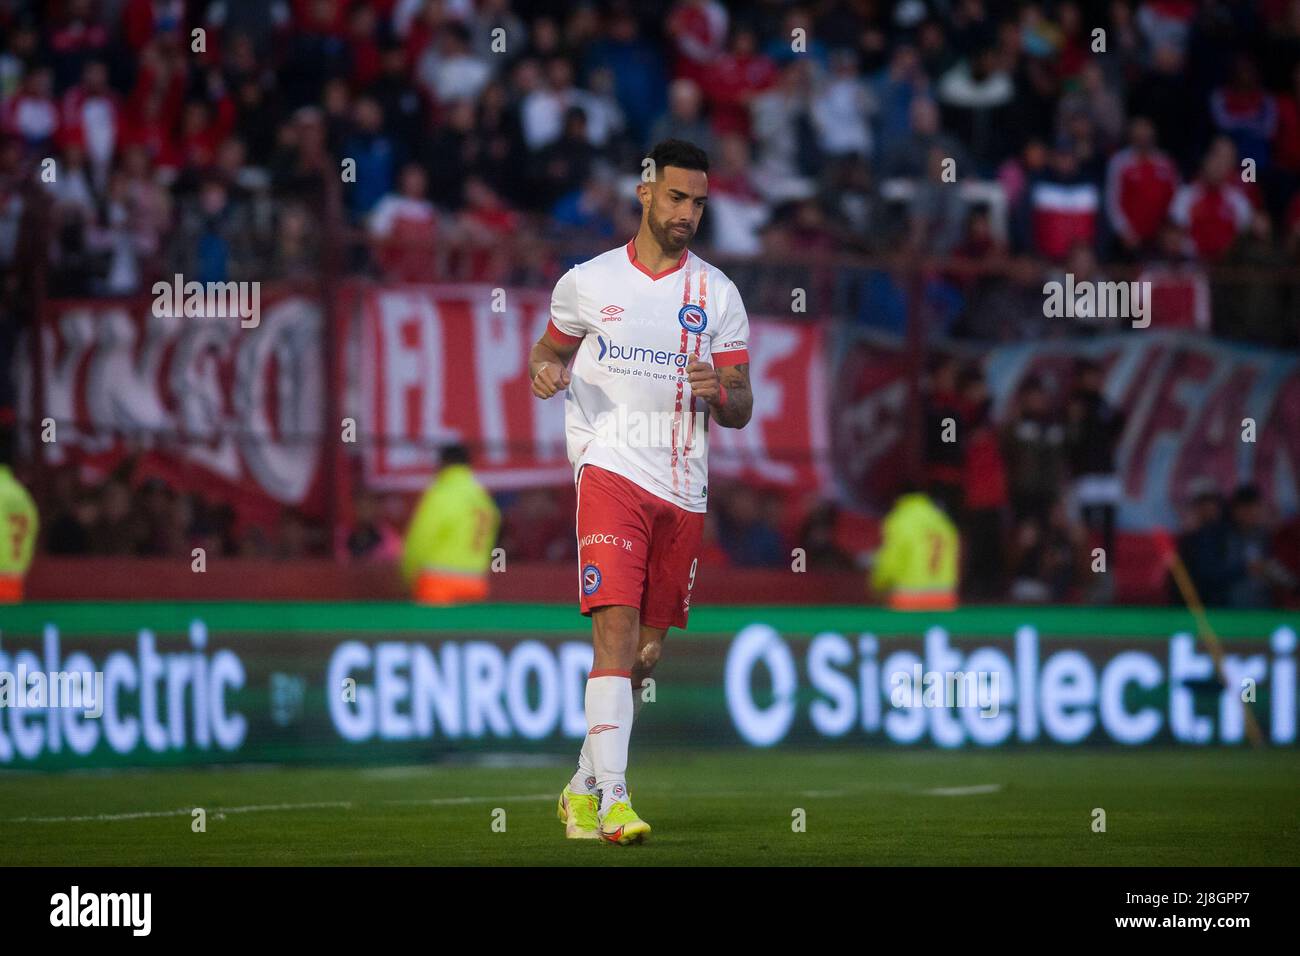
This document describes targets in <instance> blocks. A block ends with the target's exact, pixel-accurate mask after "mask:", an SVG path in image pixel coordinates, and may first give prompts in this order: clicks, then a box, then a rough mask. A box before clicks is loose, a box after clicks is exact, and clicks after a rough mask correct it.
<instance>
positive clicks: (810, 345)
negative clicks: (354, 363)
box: [357, 286, 828, 491]
mask: <svg viewBox="0 0 1300 956" xmlns="http://www.w3.org/2000/svg"><path fill="white" fill-rule="evenodd" d="M362 302H363V309H362V333H361V342H362V347H361V355H360V363H359V366H360V367H359V369H358V373H359V381H360V383H361V417H360V418H358V421H357V430H358V437H359V440H360V441H361V442H363V443H364V444H365V446H366V456H365V457H366V480H367V484H368V485H370V486H371V487H372V488H375V489H379V490H401V491H417V490H420V489H422V488H424V487H425V485H427V483H428V481H429V478H430V476H431V474H432V470H433V465H434V462H435V460H436V456H437V448H438V446H440V445H442V444H445V443H447V442H450V441H460V442H464V443H466V444H468V445H470V446H471V447H474V448H476V449H477V455H476V458H475V470H476V471H477V472H478V474H479V475H480V477H481V478H482V479H483V482H484V484H485V485H486V486H487V487H489V488H492V489H509V488H520V487H531V486H537V485H545V484H558V483H566V482H569V481H572V480H573V470H572V468H571V467H570V465H569V462H568V460H567V458H566V454H565V447H564V403H563V402H561V401H549V402H542V401H538V400H537V399H536V398H534V397H533V395H532V392H531V390H530V388H529V378H528V352H529V350H530V348H531V347H532V345H533V343H534V342H536V341H537V339H538V338H540V337H541V335H542V332H543V330H544V329H545V327H546V321H547V318H548V317H549V306H550V295H549V293H547V292H544V291H525V290H514V289H507V290H495V289H493V288H491V287H489V286H459V287H453V286H438V287H425V286H392V287H383V288H375V289H370V290H367V291H366V292H365V294H364V295H363V300H362ZM750 331H751V335H750V347H749V355H750V377H751V379H752V381H753V384H754V395H755V403H754V417H753V420H752V421H751V422H750V424H749V426H748V427H747V428H745V429H744V430H742V431H739V432H737V431H735V430H733V429H725V428H717V429H710V432H709V443H710V446H711V448H710V456H709V457H710V459H711V460H710V463H709V464H710V468H711V469H712V471H713V473H714V474H715V475H719V476H725V477H728V478H735V479H743V480H747V481H754V482H760V483H764V484H769V485H774V486H781V487H792V488H793V487H801V488H822V487H824V486H825V484H826V483H827V480H828V479H827V471H826V468H825V452H826V449H827V447H828V442H827V435H828V432H827V428H826V425H827V419H826V413H825V407H824V404H823V402H824V396H825V391H826V389H825V381H824V374H823V371H824V358H823V346H822V337H823V332H822V330H821V328H820V327H819V326H818V325H816V324H814V323H789V322H779V321H770V320H762V319H759V320H754V321H752V322H751V329H750Z"/></svg>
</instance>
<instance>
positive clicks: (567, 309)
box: [546, 269, 587, 345]
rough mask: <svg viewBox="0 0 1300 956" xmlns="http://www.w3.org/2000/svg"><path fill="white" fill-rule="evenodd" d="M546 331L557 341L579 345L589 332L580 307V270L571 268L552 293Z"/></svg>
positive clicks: (561, 277) (556, 284)
mask: <svg viewBox="0 0 1300 956" xmlns="http://www.w3.org/2000/svg"><path fill="white" fill-rule="evenodd" d="M546 331H547V332H549V333H550V334H551V337H552V338H554V339H555V340H556V341H557V342H561V343H563V344H565V345H577V344H578V343H579V342H581V341H582V339H583V336H585V335H586V334H587V328H586V326H585V325H584V324H583V322H582V317H581V312H580V310H579V308H578V270H577V269H570V270H569V271H568V272H566V273H565V274H564V275H562V276H560V281H559V282H557V283H555V290H554V291H553V292H552V293H551V321H550V322H549V323H547V326H546Z"/></svg>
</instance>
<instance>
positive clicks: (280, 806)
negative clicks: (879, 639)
mask: <svg viewBox="0 0 1300 956" xmlns="http://www.w3.org/2000/svg"><path fill="white" fill-rule="evenodd" d="M891 789H892V790H898V791H900V792H911V793H918V794H921V795H923V796H928V797H971V796H978V795H980V794H986V793H998V792H999V791H1001V790H1002V784H1000V783H981V784H976V785H974V786H969V787H934V788H931V789H929V790H910V788H906V787H887V786H879V785H877V786H868V787H854V788H851V790H803V791H800V792H799V796H801V797H811V798H814V799H816V798H831V799H835V798H842V797H847V796H849V795H850V792H851V791H852V790H856V791H858V792H864V791H870V790H891ZM764 792H765V793H770V791H764ZM756 793H757V791H752V790H719V791H713V792H709V791H704V792H700V793H695V794H692V796H698V797H705V798H717V797H745V796H755V795H756ZM554 799H556V795H555V794H554V793H521V794H503V795H500V796H494V797H493V796H477V797H429V798H423V799H410V800H384V801H381V802H383V803H385V804H389V805H398V806H421V807H453V806H464V805H468V804H474V803H523V802H531V801H541V800H554ZM352 805H353V804H352V801H350V800H321V801H316V802H312V803H257V804H249V805H246V806H238V807H211V808H204V809H207V810H209V811H210V812H211V813H213V814H218V813H221V814H224V813H277V812H292V811H295V810H324V809H341V810H350V809H351V808H352ZM195 809H197V808H195V807H183V808H181V809H177V810H137V811H134V812H129V813H93V814H86V815H82V816H66V817H11V818H10V819H8V820H5V821H3V822H5V823H114V822H118V821H122V820H145V819H150V818H155V817H182V816H190V815H191V814H192V813H193V812H194V810H195Z"/></svg>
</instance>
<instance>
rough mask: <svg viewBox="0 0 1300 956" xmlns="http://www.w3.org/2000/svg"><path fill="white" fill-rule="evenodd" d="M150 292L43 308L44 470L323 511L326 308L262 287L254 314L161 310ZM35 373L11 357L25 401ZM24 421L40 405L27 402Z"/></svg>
mask: <svg viewBox="0 0 1300 956" xmlns="http://www.w3.org/2000/svg"><path fill="white" fill-rule="evenodd" d="M153 304H154V303H153V300H151V299H148V298H140V299H131V300H103V301H89V300H88V301H69V302H54V303H51V305H50V307H49V309H48V310H47V313H46V315H45V316H44V317H43V321H42V324H41V357H42V363H43V366H44V368H43V374H44V379H45V395H44V400H43V402H42V403H41V406H40V409H39V415H40V416H41V417H43V418H45V419H48V420H49V421H50V427H49V428H48V429H43V432H44V433H45V438H46V440H43V441H42V444H41V446H40V451H41V453H42V454H43V456H44V460H45V462H46V463H47V464H49V465H51V466H56V467H57V466H63V465H68V464H74V465H78V466H80V467H81V469H82V470H83V472H86V473H88V474H87V477H88V478H89V477H93V476H95V475H99V476H101V477H102V476H104V475H107V474H108V473H109V472H110V471H112V470H114V469H117V468H118V467H119V466H120V465H121V464H122V462H123V461H124V460H125V459H127V458H128V457H134V470H133V472H132V474H131V475H130V478H131V480H132V481H136V482H138V481H143V480H145V479H147V478H154V477H157V478H162V479H164V480H167V481H168V482H169V483H171V484H173V485H174V486H176V487H179V488H183V489H186V490H197V491H201V492H206V493H208V494H211V495H212V496H214V497H216V498H218V499H219V500H222V501H227V502H231V503H233V504H234V505H235V506H236V507H237V508H238V510H239V511H240V512H241V514H243V515H245V516H251V517H257V518H261V519H267V518H272V517H273V516H274V515H275V514H276V513H277V512H278V510H279V509H280V507H281V506H284V505H292V506H296V507H298V508H301V509H302V510H303V511H304V512H305V513H307V514H309V515H319V514H322V513H323V512H324V499H323V495H322V487H323V486H322V482H321V472H322V464H321V461H322V456H321V426H322V407H323V406H322V402H323V398H324V379H325V373H324V349H323V348H322V337H321V326H322V320H321V310H320V306H319V304H318V303H317V302H316V301H315V300H313V299H310V298H307V297H304V296H301V295H296V294H282V295H276V294H275V293H274V292H270V291H268V290H265V289H264V290H262V296H261V307H260V313H261V314H260V320H259V321H258V323H257V325H256V327H250V328H244V327H243V326H242V324H241V321H240V318H239V317H238V316H235V317H211V316H209V317H204V316H193V315H192V316H184V315H169V314H161V315H160V314H157V313H158V312H160V311H165V310H157V309H154V308H153ZM32 371H33V370H32V369H31V368H30V365H29V363H19V377H20V383H19V390H18V393H19V395H20V396H21V399H20V400H21V401H22V402H23V403H24V405H25V406H30V396H31V395H32V394H33V388H32V385H33V377H32ZM23 411H24V417H29V416H32V415H35V414H37V413H38V410H37V409H33V408H30V407H25V408H24V409H23Z"/></svg>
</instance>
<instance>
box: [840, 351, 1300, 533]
mask: <svg viewBox="0 0 1300 956" xmlns="http://www.w3.org/2000/svg"><path fill="white" fill-rule="evenodd" d="M1083 357H1088V358H1091V359H1094V360H1096V361H1098V362H1100V363H1101V365H1102V367H1103V368H1104V369H1105V375H1106V380H1105V390H1106V395H1107V397H1108V398H1109V399H1110V400H1111V401H1112V402H1113V403H1115V405H1117V406H1118V407H1119V408H1120V409H1121V410H1122V411H1123V412H1124V414H1125V416H1126V423H1125V428H1124V433H1123V436H1122V437H1121V440H1120V443H1119V445H1118V447H1117V449H1116V461H1117V466H1118V471H1119V475H1120V479H1121V486H1122V489H1123V499H1122V501H1121V504H1120V510H1119V523H1120V526H1121V527H1123V528H1125V529H1127V530H1131V531H1149V530H1152V529H1155V528H1160V527H1177V526H1178V517H1177V514H1176V509H1177V508H1178V507H1180V506H1181V505H1183V504H1184V503H1186V502H1187V500H1188V499H1189V497H1190V496H1191V489H1192V486H1193V483H1194V482H1195V481H1196V480H1197V479H1203V478H1209V479H1212V480H1213V481H1214V482H1215V483H1216V484H1217V486H1218V487H1219V488H1220V489H1221V490H1223V491H1224V492H1225V493H1227V492H1231V491H1232V489H1233V488H1234V487H1236V485H1237V484H1239V483H1241V482H1246V481H1253V482H1255V483H1256V484H1258V485H1259V487H1260V490H1261V492H1262V493H1263V495H1264V497H1265V499H1266V500H1268V501H1269V502H1270V503H1271V504H1272V505H1273V506H1274V508H1275V509H1276V510H1277V511H1278V512H1279V514H1281V515H1289V514H1292V513H1294V512H1295V511H1296V510H1297V506H1298V505H1300V361H1298V360H1297V359H1296V357H1295V356H1294V355H1291V354H1287V353H1283V352H1278V351H1271V350H1267V349H1256V348H1245V347H1237V346H1233V345H1229V344H1226V343H1224V342H1220V341H1215V340H1213V339H1209V338H1205V337H1202V336H1197V335H1192V334H1187V333H1179V332H1160V331H1156V330H1154V329H1153V330H1150V331H1146V332H1142V333H1130V334H1124V335H1114V336H1106V337H1102V338H1097V339H1090V340H1082V341H1079V340H1076V341H1054V342H1041V343H1030V344H1024V345H1008V346H1001V347H998V348H994V349H991V350H990V351H988V352H987V353H984V354H983V356H982V358H983V368H984V372H985V375H986V377H987V379H988V382H989V387H990V390H991V391H992V393H993V399H994V408H993V413H994V416H995V418H997V419H998V420H1003V419H1004V417H1005V416H1006V415H1007V414H1009V412H1010V408H1011V404H1012V401H1013V399H1014V396H1015V393H1016V390H1017V389H1018V388H1019V386H1020V383H1021V382H1022V381H1024V379H1025V378H1026V377H1027V376H1029V375H1036V376H1038V377H1039V378H1040V379H1042V380H1043V382H1044V383H1045V384H1046V385H1047V387H1048V389H1049V391H1050V392H1051V393H1052V394H1054V395H1055V396H1056V397H1057V398H1058V400H1063V399H1064V396H1065V395H1066V393H1067V392H1068V389H1069V387H1070V379H1071V374H1072V372H1071V370H1072V366H1073V363H1074V362H1075V360H1076V359H1079V358H1083ZM907 372H908V363H907V361H906V357H905V356H904V354H903V346H902V343H901V342H894V341H888V342H887V341H884V340H879V341H873V342H865V341H864V342H861V343H859V344H857V345H855V346H853V347H852V348H850V349H848V350H847V351H846V354H845V357H844V360H843V361H842V363H841V364H840V366H839V368H838V371H837V373H836V381H835V383H834V386H833V387H834V390H835V394H836V395H837V396H839V399H838V401H837V404H836V409H835V420H834V425H833V428H834V434H835V461H836V464H837V467H838V471H839V475H840V477H841V479H842V481H843V483H844V485H845V487H846V488H849V489H851V490H852V492H853V494H854V496H855V497H856V498H857V499H858V500H859V501H860V502H862V503H863V504H865V505H867V506H869V507H872V508H873V509H883V508H885V507H887V506H888V504H889V498H890V496H891V495H892V493H893V491H894V489H895V487H896V485H897V482H898V480H899V479H900V478H901V477H902V469H900V468H899V467H898V462H899V461H900V460H901V456H902V455H903V453H904V451H905V448H906V445H905V437H906V422H907V416H906V405H907V395H908V393H907V378H906V376H907ZM1247 420H1249V421H1247Z"/></svg>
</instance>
